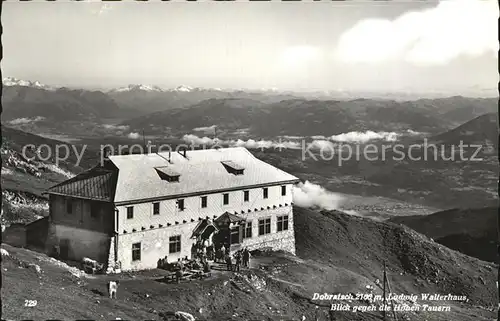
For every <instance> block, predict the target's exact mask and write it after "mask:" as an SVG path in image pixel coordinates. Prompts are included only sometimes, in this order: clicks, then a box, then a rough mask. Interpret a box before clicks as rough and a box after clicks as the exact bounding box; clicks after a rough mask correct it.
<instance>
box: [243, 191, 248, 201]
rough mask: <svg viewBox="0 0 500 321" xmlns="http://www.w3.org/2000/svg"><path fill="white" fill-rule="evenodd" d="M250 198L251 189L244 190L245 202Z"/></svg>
mask: <svg viewBox="0 0 500 321" xmlns="http://www.w3.org/2000/svg"><path fill="white" fill-rule="evenodd" d="M249 200H250V191H243V202H248V201H249Z"/></svg>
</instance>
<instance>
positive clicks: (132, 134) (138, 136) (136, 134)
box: [127, 133, 141, 139]
mask: <svg viewBox="0 0 500 321" xmlns="http://www.w3.org/2000/svg"><path fill="white" fill-rule="evenodd" d="M127 137H128V138H130V139H139V138H141V135H140V134H139V133H130V134H128V136H127Z"/></svg>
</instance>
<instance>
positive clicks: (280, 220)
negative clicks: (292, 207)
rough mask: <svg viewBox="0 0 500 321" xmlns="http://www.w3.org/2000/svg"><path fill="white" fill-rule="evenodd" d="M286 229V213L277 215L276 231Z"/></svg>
mask: <svg viewBox="0 0 500 321" xmlns="http://www.w3.org/2000/svg"><path fill="white" fill-rule="evenodd" d="M287 230H288V215H283V216H278V222H277V231H278V232H281V231H287Z"/></svg>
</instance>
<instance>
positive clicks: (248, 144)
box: [182, 134, 300, 149]
mask: <svg viewBox="0 0 500 321" xmlns="http://www.w3.org/2000/svg"><path fill="white" fill-rule="evenodd" d="M182 139H183V140H184V141H186V142H188V143H191V144H193V145H198V146H199V145H205V146H208V147H210V145H218V146H222V145H226V146H231V147H245V148H248V149H268V148H283V149H300V144H299V143H297V142H292V141H283V142H282V141H278V142H276V141H270V140H262V139H261V140H254V139H249V140H246V141H245V140H241V139H238V140H221V139H217V138H215V139H212V138H209V137H206V136H205V137H198V136H196V135H193V134H188V135H184V136H183V137H182Z"/></svg>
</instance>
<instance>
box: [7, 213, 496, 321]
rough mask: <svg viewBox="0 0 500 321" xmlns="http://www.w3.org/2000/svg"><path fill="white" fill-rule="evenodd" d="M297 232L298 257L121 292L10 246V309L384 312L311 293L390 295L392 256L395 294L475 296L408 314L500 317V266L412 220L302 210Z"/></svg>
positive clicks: (225, 314)
mask: <svg viewBox="0 0 500 321" xmlns="http://www.w3.org/2000/svg"><path fill="white" fill-rule="evenodd" d="M295 234H296V243H297V245H296V247H297V257H293V256H290V255H286V254H280V253H267V254H266V253H262V254H260V255H259V254H258V253H255V255H254V256H253V258H252V269H251V270H244V271H242V272H241V273H237V274H236V273H235V274H233V273H227V272H223V271H216V272H214V273H215V274H214V277H213V278H212V279H209V280H204V281H193V282H189V283H181V284H164V283H161V282H157V281H156V279H158V278H160V277H161V275H162V272H161V271H158V270H152V271H146V272H140V273H134V274H128V273H125V274H123V275H120V276H113V277H112V278H119V279H120V280H121V282H120V288H119V291H118V299H117V300H109V299H107V298H106V289H105V286H106V281H107V280H108V279H110V277H107V276H93V277H87V276H85V275H83V274H82V273H80V272H78V270H76V271H75V270H74V269H72V268H70V267H68V266H67V265H65V264H63V263H60V262H57V261H54V260H50V259H48V258H47V257H45V256H44V255H40V254H36V253H33V252H30V251H27V250H21V249H16V248H12V247H8V246H4V249H5V250H7V251H8V252H9V256H8V257H5V256H4V257H3V259H2V268H3V271H2V272H3V278H4V279H3V282H4V286H3V287H2V297H3V298H5V299H4V300H3V301H2V310H3V317H4V318H6V319H12V318H14V319H17V318H19V317H22V318H33V317H35V316H36V317H38V318H43V319H47V318H59V319H74V318H86V319H96V318H104V319H115V318H116V317H119V318H122V319H163V320H168V319H167V317H166V315H168V313H167V312H169V311H185V312H188V313H190V314H192V315H194V316H195V317H197V319H198V320H241V321H243V320H245V321H248V320H283V319H285V320H303V319H302V317H303V316H304V317H305V320H314V319H315V318H320V320H348V321H350V320H352V321H355V320H356V321H357V320H362V321H363V320H366V321H368V320H382V314H381V313H380V312H358V313H354V312H352V311H351V312H331V311H329V307H330V305H329V303H330V302H327V301H324V300H316V301H313V300H311V299H312V296H313V293H315V292H318V293H324V292H327V293H332V294H335V293H342V294H347V293H357V292H360V293H366V291H367V289H368V288H372V289H373V293H375V294H380V293H381V289H380V288H379V287H378V286H377V282H376V281H377V279H378V280H380V279H381V278H382V266H383V263H384V261H385V262H386V264H387V271H388V278H389V281H390V284H391V288H392V292H393V293H397V294H417V295H420V293H438V294H448V293H451V294H456V295H461V296H466V297H467V299H468V300H466V301H464V302H457V301H447V302H416V304H430V305H436V304H444V305H446V306H450V308H451V310H450V311H449V312H423V311H418V312H404V313H398V314H397V317H398V320H409V321H413V320H415V321H417V320H424V319H425V320H429V321H438V320H439V321H443V320H456V321H469V320H470V321H473V320H474V321H478V320H493V319H494V318H495V315H496V314H495V313H496V302H495V301H496V298H497V296H496V293H495V291H496V289H495V286H494V283H495V280H496V271H495V268H496V266H494V265H493V264H491V263H487V262H483V261H480V260H477V259H475V258H471V257H468V256H466V255H463V254H460V253H458V252H455V251H453V250H450V249H448V248H446V247H444V246H442V245H440V244H437V243H435V242H433V241H431V240H430V239H429V238H427V237H425V236H422V235H421V234H418V233H416V232H414V231H412V230H410V229H409V228H404V227H401V226H397V225H394V224H388V223H380V222H374V221H372V220H369V219H363V218H358V217H354V216H350V215H347V214H344V213H339V212H335V211H331V212H317V211H311V210H305V209H299V208H296V209H295ZM36 265H38V268H37V267H36ZM20 278H22V279H23V282H22V283H21V284H19V282H18V280H19V279H20ZM14 284H17V286H14ZM367 286H368V287H367ZM27 297H28V298H29V299H30V300H37V302H38V304H37V306H36V307H32V308H30V309H27V308H25V307H24V306H23V305H24V300H25V299H26V298H27ZM339 302H342V303H346V304H350V305H351V306H354V305H359V306H361V305H364V306H366V305H367V304H368V303H367V302H361V301H356V300H351V301H350V302H349V301H339ZM400 303H406V304H408V305H411V306H415V305H416V304H414V303H412V302H409V301H404V302H403V301H402V302H400ZM68 307H70V308H68Z"/></svg>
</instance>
